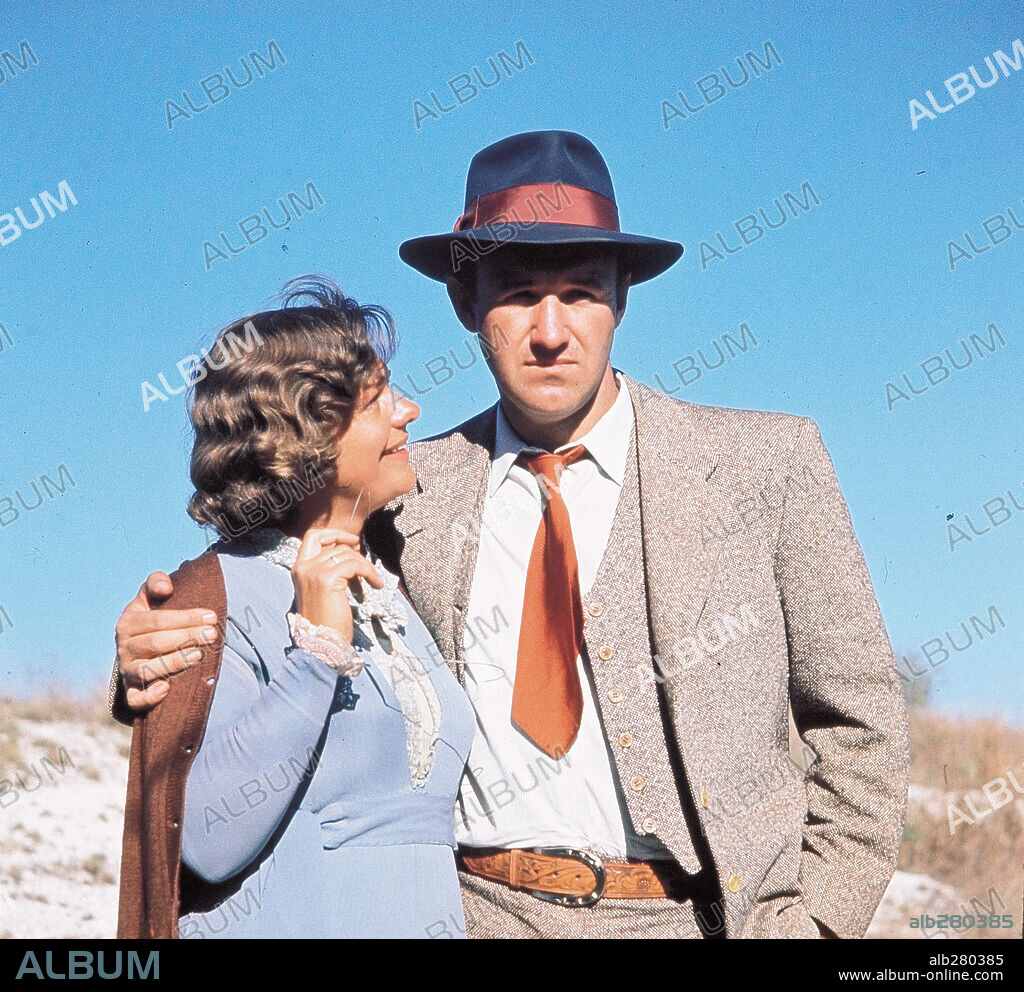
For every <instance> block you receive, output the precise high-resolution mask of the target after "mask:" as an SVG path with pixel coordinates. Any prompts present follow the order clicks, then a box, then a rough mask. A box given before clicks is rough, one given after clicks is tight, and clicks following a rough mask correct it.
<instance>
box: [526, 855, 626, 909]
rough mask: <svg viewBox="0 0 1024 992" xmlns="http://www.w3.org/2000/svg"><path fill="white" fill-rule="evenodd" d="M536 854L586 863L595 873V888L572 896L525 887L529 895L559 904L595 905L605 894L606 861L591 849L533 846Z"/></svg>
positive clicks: (574, 905) (575, 905)
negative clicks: (580, 894)
mask: <svg viewBox="0 0 1024 992" xmlns="http://www.w3.org/2000/svg"><path fill="white" fill-rule="evenodd" d="M530 850H531V851H532V852H533V853H534V854H549V855H552V856H554V857H562V858H572V859H573V860H574V861H579V862H580V863H581V864H584V865H586V866H587V867H588V868H589V869H590V870H591V871H592V872H593V873H594V888H593V890H592V891H590V892H588V893H587V894H586V895H585V896H570V895H565V894H563V893H561V892H540V891H538V890H537V889H524V890H523V891H524V892H527V893H528V894H529V895H531V896H534V897H535V898H536V899H542V900H543V901H544V902H553V903H556V904H557V905H559V906H573V907H580V906H593V905H594V903H595V902H597V901H598V899H600V898H601V897H602V896H603V895H604V886H605V880H606V874H605V870H604V862H603V861H602V860H601V859H600V858H599V857H598V856H597V855H596V854H591V853H590V851H580V850H578V849H577V848H575V847H531V848H530Z"/></svg>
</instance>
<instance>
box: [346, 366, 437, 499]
mask: <svg viewBox="0 0 1024 992" xmlns="http://www.w3.org/2000/svg"><path fill="white" fill-rule="evenodd" d="M419 415H420V408H419V406H417V405H416V404H415V403H413V401H412V400H409V399H406V398H405V397H404V396H399V395H398V394H397V393H396V392H394V390H392V388H391V385H390V373H389V372H388V369H387V367H386V366H384V365H381V368H380V377H379V378H378V379H375V380H373V381H371V382H370V383H369V384H368V385H367V386H366V387H364V389H363V391H362V394H361V395H360V399H359V405H358V406H357V408H356V410H355V412H354V414H353V415H352V421H351V423H350V424H349V426H348V429H347V430H346V431H345V432H344V433H343V434H341V435H340V436H339V437H338V462H337V465H338V477H337V481H336V483H335V485H336V486H337V488H338V489H339V490H340V491H342V492H344V493H346V494H348V495H351V496H352V497H353V498H355V497H356V496H357V495H359V494H362V495H359V499H360V508H362V507H363V506H365V507H366V512H367V513H372V512H373V511H374V510H376V509H378V508H380V507H382V506H384V504H385V503H388V502H390V501H391V500H393V499H394V498H395V497H396V496H401V495H402V494H403V493H407V492H408V491H409V490H410V489H412V488H413V487H414V486H415V485H416V473H415V472H414V471H413V469H412V466H411V465H410V464H409V452H408V450H407V449H406V447H405V442H406V441H407V440H408V439H409V434H408V432H407V431H406V430H405V428H406V426H407V425H408V424H410V423H411V422H412V421H414V420H415V419H416V418H417V417H418V416H419Z"/></svg>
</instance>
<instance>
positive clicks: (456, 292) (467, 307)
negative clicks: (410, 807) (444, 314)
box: [446, 276, 476, 334]
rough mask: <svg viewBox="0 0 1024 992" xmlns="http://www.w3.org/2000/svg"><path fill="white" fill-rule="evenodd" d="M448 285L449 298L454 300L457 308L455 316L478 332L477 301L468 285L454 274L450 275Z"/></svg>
mask: <svg viewBox="0 0 1024 992" xmlns="http://www.w3.org/2000/svg"><path fill="white" fill-rule="evenodd" d="M446 285H447V287H448V299H450V300H451V301H452V307H454V309H455V316H456V317H458V318H459V320H460V321H461V322H462V326H463V327H465V328H466V330H467V331H470V332H471V333H472V334H476V301H475V300H474V299H473V297H471V296H470V295H469V291H468V290H467V289H466V287H465V286H464V285H463V284H462V283H461V282H459V280H458V279H456V278H455V277H454V276H449V277H448V279H447V282H446Z"/></svg>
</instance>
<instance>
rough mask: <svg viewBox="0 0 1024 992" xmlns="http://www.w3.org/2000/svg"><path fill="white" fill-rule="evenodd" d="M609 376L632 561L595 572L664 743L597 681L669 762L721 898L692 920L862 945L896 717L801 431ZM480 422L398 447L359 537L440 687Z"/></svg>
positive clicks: (861, 590)
mask: <svg viewBox="0 0 1024 992" xmlns="http://www.w3.org/2000/svg"><path fill="white" fill-rule="evenodd" d="M622 382H623V383H624V385H625V387H626V388H627V389H628V391H629V395H630V398H631V399H632V402H633V407H634V413H635V424H636V435H635V438H636V457H637V468H638V473H639V487H638V493H639V502H640V520H641V532H642V560H637V561H635V562H633V563H631V565H632V566H633V567H632V570H629V569H627V570H623V569H621V568H618V569H615V570H614V572H613V573H610V574H613V575H614V576H616V577H617V578H616V579H615V581H619V582H623V583H625V582H632V583H643V584H644V586H645V589H646V597H647V611H648V622H649V636H650V644H651V649H652V652H653V655H654V661H655V665H654V681H655V682H656V683H657V684H658V685H659V686H660V689H659V692H660V693H662V694H663V696H664V703H665V704H666V708H667V712H668V718H669V720H670V722H671V732H670V733H667V732H666V728H665V726H664V725H663V723H662V717H661V714H660V713H659V712H658V709H657V706H656V704H655V703H653V702H651V700H654V699H655V696H654V694H652V693H650V692H649V691H645V690H649V688H650V683H651V675H650V673H649V672H648V673H645V672H643V671H642V669H641V667H640V666H634V668H632V669H628V670H625V669H624V670H623V671H622V672H621V676H620V678H619V680H618V681H619V683H620V684H621V688H622V691H623V692H624V693H625V694H627V695H630V694H632V695H634V696H635V697H636V698H637V699H641V698H643V699H645V700H647V702H646V703H644V704H643V706H642V707H640V709H639V711H635V716H634V718H635V719H636V720H637V721H639V722H640V726H639V727H638V730H639V731H640V732H641V733H645V734H663V735H666V738H667V743H668V745H669V746H670V747H671V748H673V749H674V750H675V752H676V758H677V759H678V760H679V762H680V763H681V765H682V767H683V769H684V771H685V776H684V777H685V781H686V788H687V789H689V792H690V797H689V798H690V800H691V802H692V807H693V808H694V809H696V811H697V814H698V815H699V819H700V829H701V831H702V833H703V835H704V841H705V842H706V844H707V849H708V850H709V851H710V855H711V858H712V860H713V862H714V870H715V874H716V877H717V879H718V884H719V888H720V891H721V899H720V901H719V902H718V903H716V904H715V906H714V907H713V911H714V913H716V914H718V916H719V917H720V920H711V921H705V923H706V924H707V923H710V925H711V929H719V928H723V927H724V930H725V933H726V935H727V936H744V937H767V936H809V937H810V936H817V928H816V926H815V924H814V920H818V921H821V922H822V923H823V924H824V925H825V926H826V927H828V928H829V929H830V930H831V931H832V932H833V933H835V934H836V935H837V936H839V937H859V936H863V934H864V932H865V930H866V929H867V926H868V924H869V922H870V921H871V918H872V916H873V914H874V911H875V909H876V908H877V905H878V903H879V901H880V900H881V897H882V895H883V893H884V891H885V887H886V885H887V884H888V882H889V879H890V878H891V876H892V873H893V871H894V870H895V867H896V861H897V855H898V851H899V843H900V838H901V835H902V830H903V823H904V816H905V811H906V793H907V776H908V770H909V747H908V734H907V730H908V725H907V712H906V706H905V703H904V699H903V694H902V690H901V688H900V683H899V679H898V676H897V674H896V668H895V662H894V659H893V654H892V649H891V647H890V644H889V640H888V637H887V635H886V631H885V627H884V625H883V622H882V618H881V615H880V612H879V609H878V605H877V602H876V600H875V596H874V592H873V590H872V586H871V581H870V579H869V576H868V572H867V568H866V566H865V563H864V558H863V555H862V552H861V549H860V546H859V544H858V542H857V539H856V537H855V536H854V533H853V528H852V525H851V522H850V517H849V513H848V510H847V507H846V504H845V501H844V499H843V496H842V493H841V491H840V488H839V485H838V482H837V480H836V477H835V473H834V470H833V467H832V462H831V459H830V458H829V455H828V453H827V451H826V450H825V447H824V445H823V444H822V441H821V437H820V434H819V432H818V429H817V426H816V425H815V423H814V422H813V421H812V420H810V419H807V418H802V417H795V416H790V415H787V414H779V413H764V412H758V411H746V410H730V409H723V408H718V407H710V406H702V405H697V404H693V403H687V402H684V401H681V400H676V399H673V398H671V397H669V396H666V395H665V394H664V393H661V392H659V391H657V390H655V389H652V388H651V387H649V386H646V385H644V384H643V383H640V382H637V381H635V380H633V379H631V378H629V377H628V376H625V375H623V376H622ZM496 410H497V405H495V406H492V407H490V408H489V409H488V410H485V411H484V412H482V413H480V414H478V415H477V416H475V417H472V418H471V419H469V420H467V421H466V422H465V423H463V424H460V425H459V426H458V427H455V428H453V429H452V430H450V431H448V432H446V433H444V434H441V435H438V436H436V437H433V438H429V439H427V440H424V441H419V442H415V443H413V444H411V445H410V446H409V452H410V461H411V464H412V465H413V467H414V469H415V470H416V473H417V477H418V482H417V486H416V488H415V489H414V490H412V491H410V493H408V494H406V495H405V496H403V497H401V498H400V499H398V500H395V501H393V502H392V503H389V504H388V505H387V506H386V507H384V508H383V509H382V510H380V511H378V512H377V513H376V514H374V515H373V516H372V517H371V518H370V521H369V522H368V525H367V538H368V541H369V542H370V544H371V546H372V547H373V549H374V551H375V552H376V553H377V554H379V555H380V556H381V558H382V559H383V560H384V561H385V563H386V564H388V567H389V568H393V569H396V570H397V571H398V572H399V573H400V574H401V576H402V578H403V580H404V582H405V585H406V587H407V589H408V591H409V595H410V597H411V599H412V602H413V604H414V606H415V607H416V609H417V611H418V612H419V614H420V616H421V617H422V619H423V621H424V623H425V624H426V625H427V627H428V628H429V629H430V631H431V633H432V634H433V636H434V638H435V640H436V641H437V643H438V646H439V649H440V650H441V652H442V653H443V654H444V657H445V658H446V659H447V660H448V661H449V664H450V665H451V667H452V669H453V671H454V672H455V674H456V675H457V676H459V677H460V678H461V676H462V663H463V659H464V653H463V639H464V633H465V627H466V613H467V608H468V603H469V592H470V585H471V582H472V578H473V572H474V568H475V564H476V556H477V549H478V547H479V539H478V535H479V532H480V521H481V519H482V514H483V506H484V499H485V495H486V489H487V478H488V474H489V470H490V458H491V451H492V448H493V443H494V424H495V414H496ZM622 498H628V497H627V495H626V493H625V492H624V493H623V497H622ZM530 539H532V535H529V536H526V535H524V540H530ZM613 539H614V535H613ZM610 543H611V542H610ZM625 594H626V590H625V588H623V596H624V597H625ZM631 680H632V681H631ZM601 695H603V694H601ZM601 705H602V718H603V723H604V726H605V728H606V733H607V732H608V730H607V728H608V726H609V722H610V719H611V714H610V713H608V712H606V709H607V703H606V702H605V701H603V700H602V701H601ZM790 709H791V712H792V716H793V720H794V722H795V724H796V727H797V729H798V731H799V732H800V734H801V736H802V737H803V739H804V740H805V741H806V743H807V744H808V745H809V746H810V748H811V749H813V752H814V754H815V755H816V756H817V758H816V760H815V761H814V763H813V764H812V765H811V767H810V769H809V771H808V772H807V774H806V776H804V775H803V773H802V770H801V772H800V773H797V772H795V771H794V770H793V766H792V764H791V762H790V761H789V748H788V742H789V713H790ZM661 753H662V754H664V753H665V751H664V749H662V751H661ZM652 771H654V772H656V773H658V774H661V775H662V776H664V775H665V774H668V773H669V772H668V770H667V769H652ZM635 826H636V827H637V828H639V827H640V824H635ZM663 839H665V840H666V842H668V838H663ZM669 846H670V849H671V847H672V845H671V844H669ZM812 917H813V919H812Z"/></svg>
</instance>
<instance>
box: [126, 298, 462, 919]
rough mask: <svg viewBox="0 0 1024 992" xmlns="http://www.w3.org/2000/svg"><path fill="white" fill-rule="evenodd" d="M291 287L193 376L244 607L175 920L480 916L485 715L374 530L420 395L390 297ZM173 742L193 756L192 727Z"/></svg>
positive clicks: (406, 485) (210, 473)
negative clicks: (398, 355)
mask: <svg viewBox="0 0 1024 992" xmlns="http://www.w3.org/2000/svg"><path fill="white" fill-rule="evenodd" d="M285 290H286V292H287V295H286V296H285V306H284V308H283V309H280V310H275V311H268V312H265V313H259V314H255V315H253V316H251V317H247V318H243V319H242V320H240V321H237V322H236V323H235V324H233V325H231V326H229V327H228V328H226V329H225V330H224V331H223V332H222V333H221V334H220V336H219V337H218V340H217V343H216V344H215V345H214V347H213V348H211V350H210V353H209V354H208V356H207V358H206V361H205V363H204V366H203V367H202V368H203V369H205V375H203V374H202V371H200V373H199V374H198V377H197V378H196V379H195V380H194V381H195V385H194V396H193V398H192V402H191V406H190V416H191V419H192V424H193V427H194V429H195V445H194V448H193V452H192V482H193V484H194V485H195V488H196V491H195V494H194V495H193V496H192V498H191V500H190V503H189V514H190V515H191V516H192V517H193V518H194V519H195V520H197V521H198V522H200V523H203V524H209V525H212V526H214V527H215V528H216V529H217V530H218V532H219V533H220V535H221V536H222V538H224V539H223V540H222V541H221V542H219V543H218V544H216V545H214V547H213V549H212V551H213V552H214V553H215V555H216V563H217V564H219V566H220V572H221V573H222V575H223V583H224V591H225V593H226V605H227V622H226V625H225V630H224V638H223V650H222V653H221V659H220V668H219V671H218V672H217V673H216V674H215V675H214V676H211V678H209V679H206V680H203V681H205V683H206V684H208V685H215V687H214V688H213V690H212V701H210V702H209V709H208V713H207V714H206V720H205V731H204V732H202V738H201V744H200V745H199V747H198V750H197V753H196V754H195V755H194V757H192V756H191V755H190V757H191V765H190V767H188V772H187V780H186V782H185V787H184V804H183V809H182V810H181V813H180V817H179V816H178V813H177V811H176V810H172V811H171V814H172V815H171V816H170V818H169V822H168V823H167V826H168V827H169V828H171V829H172V832H171V833H170V834H169V835H168V836H169V837H170V838H171V839H172V840H173V839H175V838H176V834H175V833H174V832H173V831H174V830H177V829H179V822H180V834H181V861H182V864H183V868H182V871H181V876H180V881H181V894H180V904H179V908H178V913H176V914H175V915H176V916H178V915H179V914H180V918H179V919H178V932H179V934H180V936H181V937H193V936H195V937H207V936H219V937H292V936H294V937H307V938H308V937H320V938H324V937H425V936H426V935H427V932H428V930H427V928H428V927H430V926H431V924H434V923H436V921H438V920H443V919H447V918H448V917H449V914H451V915H452V918H453V919H454V920H456V921H458V922H459V923H460V924H461V923H462V907H461V900H460V897H459V885H458V879H457V874H456V869H455V860H454V847H455V841H454V836H453V827H452V811H453V807H454V803H455V799H456V795H457V790H458V784H459V779H460V777H461V775H462V770H463V766H464V764H465V761H466V758H467V756H468V754H469V748H470V743H471V740H472V735H473V725H474V721H473V715H472V709H471V706H470V704H469V702H468V701H467V699H466V698H465V696H464V695H463V693H462V691H461V689H460V688H459V686H458V684H457V682H456V680H455V678H454V677H453V676H452V674H451V672H450V671H449V670H448V668H447V667H446V666H445V665H438V664H436V663H435V662H432V661H429V659H432V658H436V657H437V656H438V655H437V650H436V647H435V646H434V644H433V642H432V641H431V638H430V635H429V633H428V632H427V630H426V628H425V627H424V626H423V623H422V622H421V621H420V619H419V617H418V616H417V615H416V613H415V611H414V610H413V608H412V606H411V605H410V603H409V602H408V600H407V599H406V598H405V596H404V595H403V593H402V592H401V591H400V590H399V588H398V585H399V582H398V579H397V578H396V577H395V576H394V575H392V574H391V573H390V572H389V571H388V570H387V569H386V568H385V567H384V565H383V564H382V563H381V562H380V561H379V560H377V559H375V558H373V557H372V556H370V557H368V556H367V554H366V553H365V551H364V549H363V546H362V541H361V534H362V530H363V524H364V522H365V520H366V518H367V516H368V515H369V514H370V513H372V512H373V511H374V510H375V509H377V508H379V507H381V506H383V505H384V504H385V503H387V502H389V501H390V500H392V499H394V498H395V497H397V496H400V495H402V494H403V493H405V492H408V491H409V489H411V488H412V487H413V486H414V485H415V483H416V476H415V473H414V471H413V469H412V468H411V466H410V464H409V456H408V453H407V451H406V449H405V446H404V445H405V441H406V440H407V437H408V435H407V433H406V431H405V428H406V427H407V425H408V424H409V423H410V422H411V421H412V420H414V419H415V418H416V417H417V416H418V414H419V409H418V407H417V406H416V404H414V403H412V402H411V401H409V400H407V399H404V398H402V397H399V396H398V395H396V393H395V392H394V391H393V390H392V389H391V388H390V385H389V382H388V372H387V367H386V362H387V361H388V359H389V358H390V354H391V351H392V349H393V344H394V331H393V327H392V324H391V320H390V317H389V316H388V315H387V313H386V312H385V311H383V310H381V309H379V308H376V307H360V306H358V305H357V304H356V303H355V302H354V301H353V300H350V299H346V298H345V297H344V295H343V294H342V293H341V291H340V290H339V289H338V288H337V287H336V286H334V285H333V284H331V283H330V282H328V281H326V280H323V279H315V280H310V279H307V280H299V281H295V282H294V283H290V284H289V285H288V286H286V287H285ZM303 297H309V298H311V299H312V301H313V303H312V305H307V306H292V305H291V304H293V303H295V302H296V301H297V300H300V299H302V298H303ZM243 331H244V332H245V338H244V340H245V341H246V343H247V344H250V343H251V342H253V341H254V340H255V345H254V346H250V347H249V350H247V351H246V350H243V349H239V348H237V347H236V346H237V343H238V341H239V339H240V338H242V337H243ZM229 345H231V346H232V349H231V350H229ZM211 356H212V357H211ZM227 356H232V357H230V358H229V360H226V361H225V360H223V359H224V358H225V357H227ZM216 361H220V362H221V364H220V365H219V366H218V365H216V364H215V362H216ZM253 524H258V526H256V527H254V526H253ZM211 642H212V638H211ZM421 659H422V660H421ZM183 674H184V675H186V676H188V675H191V674H192V673H191V672H186V673H183ZM201 688H202V684H201V683H200V689H201ZM173 695H175V694H172V696H173ZM182 695H183V694H182ZM193 698H196V699H202V698H203V697H202V694H201V693H200V694H199V695H196V696H194V697H193ZM203 705H205V704H203ZM162 709H163V707H158V708H157V711H159V710H162ZM201 717H202V714H200V724H201ZM182 722H184V721H182ZM156 736H157V735H156V734H155V732H154V733H152V734H151V738H152V739H156ZM162 746H163V747H164V748H165V751H166V754H167V755H168V756H170V755H173V754H179V753H181V752H182V751H184V752H188V751H189V744H188V741H187V740H182V739H180V735H179V739H176V740H174V741H173V743H170V744H166V745H162ZM135 749H136V745H135V741H134V740H133V751H134V750H135ZM150 750H152V743H151V744H150ZM134 757H135V755H133V758H134ZM150 764H151V765H152V764H153V762H152V758H150ZM143 778H144V776H143ZM144 788H145V787H144ZM171 795H174V793H173V790H172V792H171ZM151 798H152V797H151ZM170 805H171V806H173V805H175V804H174V802H170ZM126 816H127V814H126ZM126 823H127V819H126ZM127 834H128V830H127V827H126V844H127ZM172 846H173V845H172ZM171 887H172V888H173V884H172V886H171ZM124 909H125V896H124V891H122V912H124ZM462 930H463V931H464V930H465V927H464V925H462Z"/></svg>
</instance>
